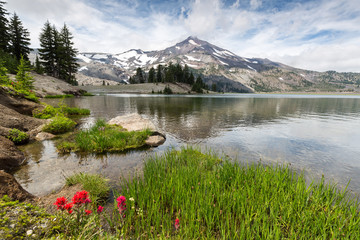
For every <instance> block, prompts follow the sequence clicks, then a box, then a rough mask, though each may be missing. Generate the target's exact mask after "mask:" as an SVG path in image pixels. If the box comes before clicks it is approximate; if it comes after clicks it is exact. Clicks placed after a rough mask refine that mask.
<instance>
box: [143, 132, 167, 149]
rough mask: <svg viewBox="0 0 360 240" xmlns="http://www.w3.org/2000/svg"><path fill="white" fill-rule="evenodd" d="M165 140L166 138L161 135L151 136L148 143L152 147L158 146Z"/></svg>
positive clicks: (147, 140)
mask: <svg viewBox="0 0 360 240" xmlns="http://www.w3.org/2000/svg"><path fill="white" fill-rule="evenodd" d="M164 142H165V138H164V137H163V136H161V135H155V136H150V137H148V139H146V141H145V143H146V145H149V146H150V147H158V146H160V145H161V144H163V143H164Z"/></svg>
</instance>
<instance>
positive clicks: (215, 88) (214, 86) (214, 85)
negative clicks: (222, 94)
mask: <svg viewBox="0 0 360 240" xmlns="http://www.w3.org/2000/svg"><path fill="white" fill-rule="evenodd" d="M211 91H213V92H216V91H217V87H216V83H213V84H212V85H211Z"/></svg>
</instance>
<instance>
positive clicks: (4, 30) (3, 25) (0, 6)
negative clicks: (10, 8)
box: [0, 1, 9, 52]
mask: <svg viewBox="0 0 360 240" xmlns="http://www.w3.org/2000/svg"><path fill="white" fill-rule="evenodd" d="M4 4H5V2H2V1H0V51H4V52H7V51H8V47H9V32H8V23H9V21H8V20H7V18H6V15H8V14H9V13H8V12H7V11H6V9H5V8H4Z"/></svg>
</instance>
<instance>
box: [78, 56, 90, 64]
mask: <svg viewBox="0 0 360 240" xmlns="http://www.w3.org/2000/svg"><path fill="white" fill-rule="evenodd" d="M76 58H77V59H79V60H82V61H84V62H86V63H90V62H91V59H90V58H88V57H86V56H84V55H82V54H78V55H76Z"/></svg>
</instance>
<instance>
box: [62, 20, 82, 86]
mask: <svg viewBox="0 0 360 240" xmlns="http://www.w3.org/2000/svg"><path fill="white" fill-rule="evenodd" d="M72 39H73V36H72V34H71V33H70V31H69V29H68V27H67V26H66V24H64V26H63V28H62V29H61V32H60V36H59V46H58V55H59V60H58V61H59V62H58V66H59V78H60V79H63V80H65V81H66V82H68V83H71V84H76V78H75V73H76V72H77V70H78V68H79V64H78V63H77V61H76V55H77V53H78V51H77V50H76V49H75V48H74V42H72Z"/></svg>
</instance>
